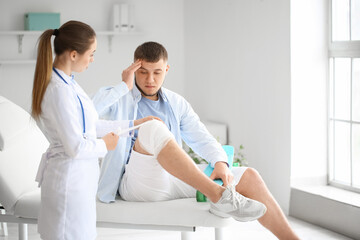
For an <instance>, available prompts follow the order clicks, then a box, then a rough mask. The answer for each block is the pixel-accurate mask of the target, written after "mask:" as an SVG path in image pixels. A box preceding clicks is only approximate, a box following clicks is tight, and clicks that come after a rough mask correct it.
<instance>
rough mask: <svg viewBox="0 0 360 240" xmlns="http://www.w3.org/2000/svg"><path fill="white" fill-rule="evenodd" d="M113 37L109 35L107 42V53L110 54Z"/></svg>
mask: <svg viewBox="0 0 360 240" xmlns="http://www.w3.org/2000/svg"><path fill="white" fill-rule="evenodd" d="M113 37H114V35H109V36H108V41H109V43H108V44H109V53H111V52H112V40H113Z"/></svg>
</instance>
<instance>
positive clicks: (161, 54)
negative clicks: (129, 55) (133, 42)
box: [134, 42, 168, 63]
mask: <svg viewBox="0 0 360 240" xmlns="http://www.w3.org/2000/svg"><path fill="white" fill-rule="evenodd" d="M138 59H140V60H144V61H146V62H151V63H154V62H158V61H159V60H161V59H163V60H164V61H167V60H168V53H167V51H166V49H165V48H164V46H163V45H161V44H160V43H157V42H145V43H143V44H141V45H140V46H138V47H137V48H136V50H135V53H134V61H136V60H138Z"/></svg>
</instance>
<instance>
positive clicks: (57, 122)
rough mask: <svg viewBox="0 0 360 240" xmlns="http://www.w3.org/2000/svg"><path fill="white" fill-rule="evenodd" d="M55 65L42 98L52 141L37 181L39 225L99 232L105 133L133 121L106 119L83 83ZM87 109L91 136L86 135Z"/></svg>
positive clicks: (56, 239)
mask: <svg viewBox="0 0 360 240" xmlns="http://www.w3.org/2000/svg"><path fill="white" fill-rule="evenodd" d="M58 72H59V73H60V74H61V76H62V77H63V78H64V79H65V80H66V81H67V83H68V84H66V83H64V81H63V80H62V79H61V78H60V77H59V76H57V75H56V73H55V72H54V71H53V73H52V77H51V81H50V83H49V85H48V87H47V89H46V92H45V95H44V98H43V101H42V105H41V108H42V113H41V115H40V119H39V121H38V125H39V127H40V128H41V130H42V132H43V133H44V135H45V136H46V138H47V139H48V141H49V143H50V146H49V148H48V150H47V151H46V153H44V154H43V158H42V161H41V164H40V166H39V171H38V175H37V181H38V182H39V185H41V208H40V213H39V219H38V231H39V233H40V235H41V238H42V239H46V240H60V239H61V240H65V239H66V240H82V239H84V240H85V239H86V240H91V239H95V238H96V199H95V196H96V191H97V184H98V177H99V163H98V158H99V157H104V156H105V154H106V152H107V149H106V145H105V142H104V141H103V140H102V139H98V138H97V137H102V136H103V135H105V134H106V133H107V132H110V131H115V130H116V129H117V128H118V127H121V128H127V127H128V126H129V121H104V120H99V119H98V114H97V112H96V110H95V108H94V106H93V103H92V101H91V99H90V98H89V97H88V96H87V94H86V93H85V92H84V91H83V90H82V88H81V87H80V86H79V85H78V84H77V83H76V82H75V81H74V80H73V79H72V77H70V76H67V75H66V74H65V73H64V72H62V71H61V70H58ZM77 95H78V96H79V97H80V99H81V101H82V104H83V108H84V115H85V126H86V128H85V129H86V138H84V137H83V117H82V111H81V106H80V103H79V100H78V98H77Z"/></svg>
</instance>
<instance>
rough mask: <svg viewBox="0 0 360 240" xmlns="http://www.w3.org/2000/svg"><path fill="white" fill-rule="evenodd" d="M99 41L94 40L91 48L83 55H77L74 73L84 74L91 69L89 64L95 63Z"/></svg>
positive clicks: (73, 67)
mask: <svg viewBox="0 0 360 240" xmlns="http://www.w3.org/2000/svg"><path fill="white" fill-rule="evenodd" d="M96 46H97V41H96V38H94V41H93V43H92V44H91V45H90V48H89V49H88V50H87V51H86V52H84V53H83V54H79V53H77V54H75V58H74V62H73V66H72V71H74V72H83V71H84V70H85V69H87V68H88V67H89V64H90V63H92V62H93V61H94V53H95V51H96Z"/></svg>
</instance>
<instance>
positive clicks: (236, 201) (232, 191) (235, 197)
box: [227, 185, 246, 208]
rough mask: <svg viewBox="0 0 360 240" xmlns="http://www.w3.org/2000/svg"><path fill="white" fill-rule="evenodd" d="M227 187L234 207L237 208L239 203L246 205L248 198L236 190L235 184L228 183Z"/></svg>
mask: <svg viewBox="0 0 360 240" xmlns="http://www.w3.org/2000/svg"><path fill="white" fill-rule="evenodd" d="M227 188H228V189H229V190H230V198H231V200H232V201H231V202H232V205H233V207H234V208H237V204H239V206H242V205H245V203H246V198H245V197H243V196H241V195H240V194H239V193H238V192H236V190H235V186H234V185H228V186H227Z"/></svg>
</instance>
